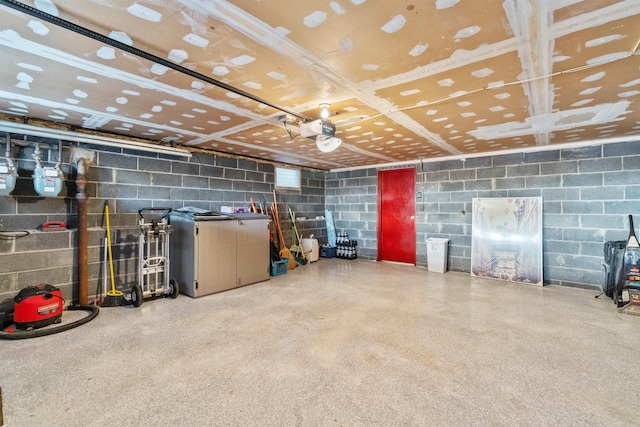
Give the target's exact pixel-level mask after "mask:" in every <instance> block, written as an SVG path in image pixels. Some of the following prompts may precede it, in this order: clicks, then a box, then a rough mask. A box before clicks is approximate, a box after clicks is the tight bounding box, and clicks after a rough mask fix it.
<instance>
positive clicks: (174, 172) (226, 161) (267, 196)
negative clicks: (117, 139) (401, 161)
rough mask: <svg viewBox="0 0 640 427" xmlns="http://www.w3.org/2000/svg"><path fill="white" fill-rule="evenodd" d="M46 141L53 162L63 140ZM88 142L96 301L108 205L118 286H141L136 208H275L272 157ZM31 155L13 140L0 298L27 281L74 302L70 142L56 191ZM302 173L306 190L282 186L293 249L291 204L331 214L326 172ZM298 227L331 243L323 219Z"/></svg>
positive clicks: (1, 212) (2, 214) (309, 212)
mask: <svg viewBox="0 0 640 427" xmlns="http://www.w3.org/2000/svg"><path fill="white" fill-rule="evenodd" d="M44 142H47V141H44ZM49 142H51V141H49ZM56 144H57V142H56ZM47 147H48V146H47V145H46V144H43V165H44V166H53V165H54V164H55V162H56V161H57V159H58V154H57V145H52V146H51V149H48V148H47ZM82 147H83V148H86V149H90V150H92V151H93V152H94V153H95V159H94V162H93V164H92V165H91V166H90V168H89V172H88V179H89V184H88V186H87V194H88V195H89V199H88V202H87V208H88V227H89V252H88V259H89V296H90V298H91V297H92V296H93V295H96V294H99V293H100V292H101V289H102V287H103V280H104V279H105V276H104V274H103V268H104V262H103V257H104V238H105V236H106V224H105V216H104V210H105V209H104V206H105V203H108V205H109V212H110V215H109V218H110V226H111V229H112V234H111V239H112V252H113V258H114V269H115V278H116V287H117V288H118V289H121V290H123V291H128V290H129V289H130V287H131V285H132V284H134V283H136V282H137V268H138V267H137V265H138V264H137V263H138V236H139V230H138V226H137V224H138V210H139V209H142V208H146V207H155V208H158V207H168V208H172V209H178V208H181V207H184V206H194V207H198V208H203V209H207V210H215V211H219V210H220V209H221V207H222V206H232V207H239V206H250V198H254V200H255V201H262V200H265V201H266V202H267V204H268V205H269V208H271V202H272V201H273V189H274V173H275V165H274V164H271V163H264V162H259V161H255V160H252V159H244V158H232V157H224V156H219V155H213V154H206V153H194V155H193V157H192V158H191V159H187V158H184V157H174V156H168V155H164V154H154V153H149V152H143V151H134V150H128V149H124V150H123V149H120V148H110V147H96V146H89V145H82ZM32 154H33V147H32V146H30V145H29V144H25V145H24V146H14V149H13V154H12V157H13V158H14V159H16V161H17V166H18V170H19V178H18V180H17V184H16V188H15V190H14V191H13V192H12V193H11V195H9V196H0V300H3V299H5V298H9V297H13V296H14V295H15V294H16V293H17V292H18V291H19V290H20V289H22V288H24V287H26V286H29V285H33V284H37V283H49V284H52V285H55V286H58V287H60V288H61V289H62V291H63V294H64V296H65V299H66V300H67V302H68V303H71V302H72V301H75V300H76V299H77V295H75V292H76V290H77V286H76V285H77V202H76V199H75V195H76V185H75V177H76V176H75V175H76V168H75V165H70V161H71V147H70V143H68V142H65V147H64V148H63V166H62V170H63V172H64V174H65V178H66V181H65V184H64V186H63V189H62V192H61V194H60V195H59V196H58V197H47V198H44V197H40V196H39V195H38V194H37V193H36V192H35V191H34V189H33V180H32V178H31V175H32V174H33V169H34V167H35V163H34V160H33V158H32ZM2 160H4V159H2ZM2 160H0V161H2ZM301 175H302V189H301V190H276V192H277V199H278V208H279V211H280V221H281V223H282V228H283V230H282V231H283V234H284V237H285V243H286V244H287V245H290V244H291V221H290V220H289V215H288V211H287V209H286V207H287V206H288V205H290V206H291V209H292V210H293V211H294V212H296V214H297V215H298V216H306V217H308V218H316V217H318V216H321V215H324V173H323V172H318V171H312V170H304V169H303V170H302V173H301ZM47 221H63V222H65V223H66V224H67V227H68V228H67V230H65V231H49V232H43V231H41V230H40V226H41V225H42V224H43V223H45V222H47ZM297 225H298V229H299V232H300V233H302V234H304V235H305V236H306V237H308V236H309V235H311V234H314V235H315V236H316V237H317V238H319V239H320V240H323V239H326V229H325V222H324V220H322V221H316V220H310V221H304V222H298V224H297ZM275 238H276V241H277V236H276V237H275ZM107 286H110V283H109V282H108V281H107Z"/></svg>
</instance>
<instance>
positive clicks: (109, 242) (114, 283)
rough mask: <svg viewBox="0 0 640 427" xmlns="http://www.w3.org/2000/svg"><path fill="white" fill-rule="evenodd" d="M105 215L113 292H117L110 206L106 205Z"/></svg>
mask: <svg viewBox="0 0 640 427" xmlns="http://www.w3.org/2000/svg"><path fill="white" fill-rule="evenodd" d="M104 214H105V217H106V219H107V252H108V253H109V272H110V273H111V292H114V291H115V290H116V282H115V279H114V277H113V254H112V253H111V228H110V227H109V205H104Z"/></svg>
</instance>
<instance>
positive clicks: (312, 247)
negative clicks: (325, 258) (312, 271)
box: [302, 239, 320, 262]
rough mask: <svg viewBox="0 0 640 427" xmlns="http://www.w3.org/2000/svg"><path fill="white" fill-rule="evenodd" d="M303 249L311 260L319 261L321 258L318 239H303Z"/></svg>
mask: <svg viewBox="0 0 640 427" xmlns="http://www.w3.org/2000/svg"><path fill="white" fill-rule="evenodd" d="M302 251H303V252H304V254H305V256H306V257H307V260H308V261H309V262H315V261H317V260H318V258H320V245H318V239H302Z"/></svg>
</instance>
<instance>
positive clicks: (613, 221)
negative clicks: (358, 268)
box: [325, 141, 640, 287]
mask: <svg viewBox="0 0 640 427" xmlns="http://www.w3.org/2000/svg"><path fill="white" fill-rule="evenodd" d="M406 167H414V168H416V174H417V175H416V193H418V192H421V193H422V198H416V212H417V219H416V241H417V263H418V264H419V265H426V264H427V259H426V239H427V238H428V237H444V238H448V239H450V244H449V252H448V267H449V269H450V270H457V271H465V272H468V271H470V265H471V233H472V230H471V224H472V199H473V198H477V197H542V199H543V269H544V278H545V283H547V284H559V285H567V286H580V287H599V286H600V284H601V283H602V281H603V280H604V269H603V267H602V263H603V244H604V242H605V241H609V240H625V239H626V238H627V235H628V228H629V226H628V220H627V216H628V215H629V214H634V215H636V216H637V217H640V141H638V142H627V143H618V144H607V145H598V146H589V147H583V148H571V149H561V150H551V151H540V152H532V153H526V154H509V155H500V156H486V157H477V158H469V159H467V160H466V161H463V160H448V161H442V162H428V163H427V162H425V163H423V164H422V165H420V164H418V165H407V166H406ZM325 185H326V203H327V209H330V210H332V211H334V218H335V222H336V228H337V229H338V230H345V231H347V232H349V234H350V236H352V238H356V239H357V240H358V245H359V250H358V256H360V257H365V258H370V259H375V258H376V256H377V234H376V229H377V170H376V169H365V170H354V171H348V172H334V173H331V174H329V175H328V176H327V180H326V184H325ZM636 223H640V218H638V219H637V220H636Z"/></svg>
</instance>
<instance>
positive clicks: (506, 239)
mask: <svg viewBox="0 0 640 427" xmlns="http://www.w3.org/2000/svg"><path fill="white" fill-rule="evenodd" d="M471 275H472V276H477V277H487V278H492V279H499V280H507V281H510V282H519V283H527V284H532V285H538V286H542V285H543V278H542V198H541V197H521V198H475V199H473V221H472V231H471Z"/></svg>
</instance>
